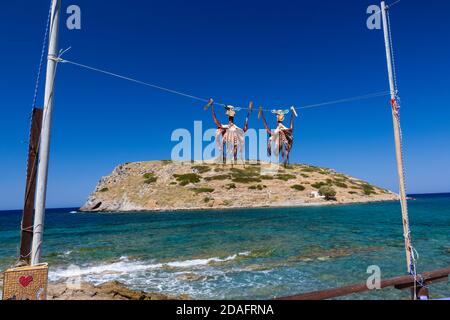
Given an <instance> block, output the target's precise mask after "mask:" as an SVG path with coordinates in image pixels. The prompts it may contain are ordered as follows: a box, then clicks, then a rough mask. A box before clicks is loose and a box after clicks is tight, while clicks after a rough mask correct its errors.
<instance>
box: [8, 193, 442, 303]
mask: <svg viewBox="0 0 450 320" xmlns="http://www.w3.org/2000/svg"><path fill="white" fill-rule="evenodd" d="M413 197H414V199H415V200H411V201H410V202H409V203H410V220H411V229H412V237H413V245H414V246H415V248H416V249H417V251H418V253H419V255H420V256H419V260H418V269H419V271H431V270H435V269H439V268H444V267H448V266H450V194H440V195H423V196H413ZM73 210H74V209H53V210H48V212H47V216H46V230H45V237H44V258H43V260H44V261H46V262H48V263H49V264H50V279H51V280H53V281H58V280H65V279H67V277H72V276H76V275H81V277H82V278H83V279H84V280H86V281H90V282H93V283H95V284H98V283H102V282H106V281H110V280H118V281H120V282H123V283H124V284H126V285H127V286H129V287H130V288H133V289H139V290H145V291H149V292H162V293H167V294H188V295H190V296H191V297H193V298H196V299H268V298H272V297H275V296H285V295H292V294H297V293H303V292H308V291H314V290H319V289H326V288H333V287H337V286H343V285H348V284H353V283H360V282H361V283H363V282H365V281H366V279H367V277H368V276H369V274H367V268H368V267H369V266H372V265H377V266H379V267H380V268H381V272H382V277H385V278H386V277H392V276H397V275H403V274H405V273H406V262H405V253H404V247H403V235H402V224H401V214H400V207H399V204H398V203H396V202H387V203H377V204H365V205H347V206H327V207H306V208H283V209H255V210H227V211H199V212H177V213H127V214H121V213H102V214H99V213H92V214H91V213H83V214H81V213H74V212H73ZM20 219H21V213H20V212H19V211H3V212H0V243H1V246H0V270H3V269H5V268H7V267H8V266H10V265H12V264H13V263H14V262H15V258H16V256H17V252H18V247H19V225H20ZM70 266H72V267H70ZM431 294H432V296H433V297H434V298H441V297H444V296H450V285H449V283H448V282H447V283H445V282H444V283H441V284H438V285H434V286H432V287H431ZM408 297H409V293H408V292H402V291H398V290H395V289H389V290H383V291H371V292H370V293H366V294H360V295H354V296H349V297H346V299H406V298H408Z"/></svg>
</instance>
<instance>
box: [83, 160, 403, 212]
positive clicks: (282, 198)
mask: <svg viewBox="0 0 450 320" xmlns="http://www.w3.org/2000/svg"><path fill="white" fill-rule="evenodd" d="M397 199H398V196H397V195H396V194H395V193H393V192H391V191H389V190H386V189H383V188H379V187H376V186H373V185H371V184H369V183H368V182H365V181H362V180H360V179H356V178H353V177H350V176H348V175H345V174H341V173H337V172H335V171H334V170H331V169H326V168H320V167H315V166H309V165H304V164H292V165H288V166H286V167H284V166H279V167H278V166H270V165H268V164H266V163H259V162H255V163H247V164H245V165H244V164H240V165H234V166H232V165H223V164H216V163H196V162H174V161H149V162H136V163H126V164H123V165H120V166H118V167H117V168H115V169H114V171H113V172H112V174H111V175H109V176H106V177H103V178H101V180H100V181H99V182H98V184H97V186H96V188H95V191H94V192H93V193H92V194H91V195H90V196H89V198H88V200H87V202H86V203H85V204H84V206H83V207H82V208H80V211H85V212H136V211H175V210H202V209H225V208H260V207H288V206H308V205H325V204H348V203H365V202H378V201H390V200H397Z"/></svg>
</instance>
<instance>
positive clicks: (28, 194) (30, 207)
mask: <svg viewBox="0 0 450 320" xmlns="http://www.w3.org/2000/svg"><path fill="white" fill-rule="evenodd" d="M41 127H42V109H38V108H34V109H33V111H32V120H31V129H30V142H29V145H28V164H27V180H26V187H25V200H24V206H23V214H22V232H21V239H20V258H19V260H20V261H21V262H22V263H26V264H29V263H30V251H31V243H32V240H33V219H34V196H35V192H36V173H37V163H38V150H39V140H40V139H39V138H40V135H41Z"/></svg>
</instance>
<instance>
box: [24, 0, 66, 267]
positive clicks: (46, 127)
mask: <svg viewBox="0 0 450 320" xmlns="http://www.w3.org/2000/svg"><path fill="white" fill-rule="evenodd" d="M60 8H61V0H53V3H52V12H51V20H50V35H49V45H48V59H47V75H46V80H45V96H44V99H45V100H44V112H43V119H42V131H41V140H40V147H39V167H38V172H37V189H36V211H35V216H34V229H33V244H32V248H31V265H33V266H35V265H37V264H39V261H40V259H41V249H42V237H43V233H44V218H45V200H46V194H47V176H48V160H49V152H50V131H51V124H52V111H53V92H54V81H55V75H56V65H57V62H56V59H57V57H58V32H59V15H60Z"/></svg>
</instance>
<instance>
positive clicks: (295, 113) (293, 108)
mask: <svg viewBox="0 0 450 320" xmlns="http://www.w3.org/2000/svg"><path fill="white" fill-rule="evenodd" d="M291 111H292V113H293V114H294V116H295V117H296V118H298V114H297V110H295V107H294V106H292V107H291Z"/></svg>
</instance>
